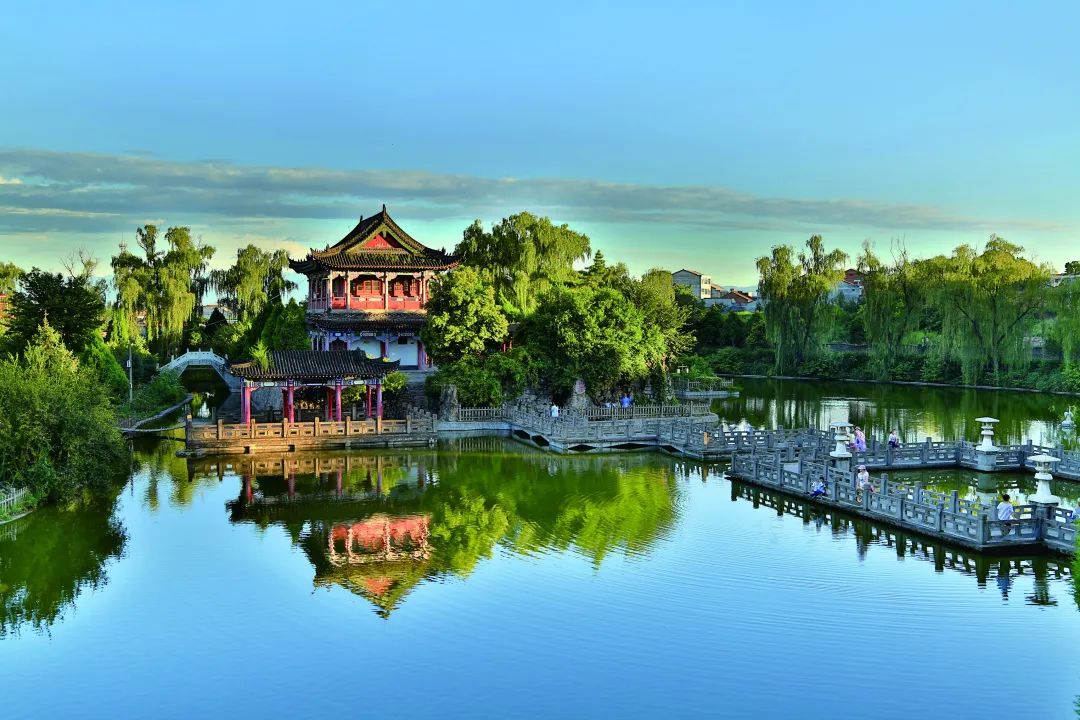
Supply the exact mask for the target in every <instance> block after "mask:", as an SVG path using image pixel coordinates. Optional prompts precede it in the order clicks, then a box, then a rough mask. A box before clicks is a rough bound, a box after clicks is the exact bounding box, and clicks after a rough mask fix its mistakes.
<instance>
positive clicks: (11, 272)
mask: <svg viewBox="0 0 1080 720" xmlns="http://www.w3.org/2000/svg"><path fill="white" fill-rule="evenodd" d="M22 275H23V270H22V268H20V267H19V266H17V265H15V264H14V263H9V262H0V293H2V294H5V295H10V294H11V293H13V292H14V291H15V288H16V287H17V285H18V282H19V278H20V277H22Z"/></svg>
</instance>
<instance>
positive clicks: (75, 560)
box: [0, 492, 127, 637]
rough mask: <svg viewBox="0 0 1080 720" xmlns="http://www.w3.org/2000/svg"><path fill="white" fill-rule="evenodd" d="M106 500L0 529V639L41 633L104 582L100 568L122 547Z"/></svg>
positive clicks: (45, 511) (110, 500) (41, 512)
mask: <svg viewBox="0 0 1080 720" xmlns="http://www.w3.org/2000/svg"><path fill="white" fill-rule="evenodd" d="M110 495H111V496H110V497H106V498H100V499H98V500H96V501H93V502H87V503H84V504H81V505H79V506H78V507H75V508H71V509H61V508H56V507H45V508H39V509H38V510H36V511H35V512H33V513H31V514H30V515H27V516H26V517H24V518H21V519H19V520H16V521H14V522H12V523H7V524H5V525H0V637H3V636H5V635H13V634H18V633H19V632H20V631H21V630H22V629H24V628H32V629H33V630H36V631H47V630H48V629H49V628H50V627H51V626H52V625H53V623H55V622H57V621H58V620H60V619H61V618H62V617H63V616H64V614H65V613H66V612H68V611H69V610H71V609H72V608H73V607H74V605H75V601H76V600H77V599H78V597H79V596H80V595H81V594H82V593H83V592H84V591H85V590H88V589H97V588H99V587H101V586H103V585H104V584H105V583H106V582H107V574H106V567H107V565H108V564H109V561H110V560H113V559H116V558H119V557H120V555H121V554H122V553H123V551H124V546H125V543H126V542H127V533H126V532H125V530H124V527H123V525H121V523H120V522H119V521H118V520H117V519H116V518H115V517H114V516H113V509H114V507H115V505H116V493H115V492H113V493H111V494H110Z"/></svg>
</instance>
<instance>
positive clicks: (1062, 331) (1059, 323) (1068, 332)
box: [1047, 280, 1080, 369]
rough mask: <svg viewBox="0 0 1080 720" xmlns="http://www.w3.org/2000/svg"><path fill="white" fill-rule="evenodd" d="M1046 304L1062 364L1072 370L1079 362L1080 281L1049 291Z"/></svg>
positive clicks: (1064, 284) (1066, 283)
mask: <svg viewBox="0 0 1080 720" xmlns="http://www.w3.org/2000/svg"><path fill="white" fill-rule="evenodd" d="M1047 303H1048V306H1049V309H1050V310H1051V311H1052V312H1053V314H1054V321H1053V325H1052V329H1051V334H1052V336H1053V337H1054V338H1055V339H1056V340H1057V341H1058V343H1059V344H1060V345H1061V358H1062V362H1063V363H1064V365H1065V367H1066V368H1067V369H1072V368H1074V367H1076V366H1077V364H1078V362H1080V281H1076V280H1072V281H1067V282H1063V283H1061V284H1060V285H1058V286H1057V287H1056V288H1053V289H1051V290H1050V292H1049V294H1048V297H1047Z"/></svg>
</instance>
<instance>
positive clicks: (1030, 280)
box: [925, 236, 1050, 382]
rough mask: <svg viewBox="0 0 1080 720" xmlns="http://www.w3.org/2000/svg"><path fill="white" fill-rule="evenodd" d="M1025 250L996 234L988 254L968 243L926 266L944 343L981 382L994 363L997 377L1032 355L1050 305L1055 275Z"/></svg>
mask: <svg viewBox="0 0 1080 720" xmlns="http://www.w3.org/2000/svg"><path fill="white" fill-rule="evenodd" d="M1022 253H1023V248H1022V247H1020V246H1018V245H1014V244H1012V243H1010V242H1008V241H1006V240H1004V239H1003V238H1000V237H997V236H992V237H991V238H990V240H989V242H987V243H986V247H985V248H984V249H983V251H982V252H981V253H980V252H977V251H976V250H975V249H974V248H972V247H970V246H967V245H962V246H960V247H958V248H957V249H956V250H955V251H954V252H953V254H952V255H951V256H949V257H937V258H933V259H931V260H928V261H926V262H925V266H926V276H927V278H928V279H929V283H928V286H929V287H930V288H931V292H930V298H931V302H932V303H934V305H935V306H936V307H937V308H938V310H939V312H940V313H941V319H942V334H943V339H944V345H945V347H946V348H948V349H949V350H950V352H951V353H952V354H953V357H954V358H955V359H956V360H957V361H959V362H960V363H961V367H962V369H963V374H964V379H965V380H966V381H968V382H976V381H977V380H978V379H979V377H980V376H981V375H982V373H983V372H984V368H986V367H987V365H989V368H990V371H991V372H992V373H993V375H994V377H995V378H999V377H1000V375H1001V371H1002V369H1003V368H1004V367H1005V366H1006V365H1010V364H1021V365H1022V364H1026V363H1027V361H1028V360H1029V359H1030V357H1031V353H1030V349H1029V348H1028V347H1025V344H1024V339H1025V337H1026V336H1027V335H1028V334H1029V331H1030V328H1031V325H1032V321H1033V320H1035V319H1036V318H1037V316H1038V314H1039V313H1040V312H1041V310H1042V309H1043V307H1044V304H1045V301H1046V295H1047V291H1046V286H1047V282H1048V281H1049V279H1050V271H1049V270H1048V269H1047V268H1044V267H1040V266H1038V265H1036V264H1035V263H1033V262H1031V261H1030V260H1028V259H1026V258H1024V257H1023V255H1022Z"/></svg>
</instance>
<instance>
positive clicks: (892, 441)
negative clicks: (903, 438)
mask: <svg viewBox="0 0 1080 720" xmlns="http://www.w3.org/2000/svg"><path fill="white" fill-rule="evenodd" d="M889 447H891V448H894V449H895V448H898V447H900V434H899V433H897V432H896V430H893V431H892V432H891V433H889Z"/></svg>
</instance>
